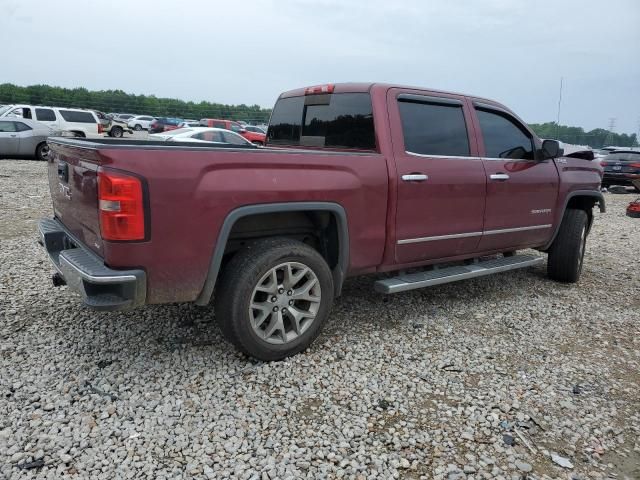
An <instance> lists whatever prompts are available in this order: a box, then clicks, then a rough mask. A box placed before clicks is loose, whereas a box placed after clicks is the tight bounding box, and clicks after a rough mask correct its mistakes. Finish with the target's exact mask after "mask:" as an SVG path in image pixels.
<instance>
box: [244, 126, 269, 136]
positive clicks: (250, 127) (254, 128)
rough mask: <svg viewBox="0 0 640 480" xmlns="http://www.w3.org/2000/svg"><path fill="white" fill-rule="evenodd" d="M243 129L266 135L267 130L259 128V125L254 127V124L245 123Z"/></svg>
mask: <svg viewBox="0 0 640 480" xmlns="http://www.w3.org/2000/svg"><path fill="white" fill-rule="evenodd" d="M244 129H245V130H246V131H247V132H252V133H261V134H262V135H267V131H266V130H264V129H262V128H260V127H256V126H255V125H246V126H245V127H244Z"/></svg>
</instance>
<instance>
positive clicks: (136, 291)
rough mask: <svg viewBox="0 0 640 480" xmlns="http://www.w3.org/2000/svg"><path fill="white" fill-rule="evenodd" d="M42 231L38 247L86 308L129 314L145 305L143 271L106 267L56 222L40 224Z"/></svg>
mask: <svg viewBox="0 0 640 480" xmlns="http://www.w3.org/2000/svg"><path fill="white" fill-rule="evenodd" d="M38 231H39V239H38V243H40V244H41V245H42V246H43V247H44V248H45V250H46V251H47V254H48V255H49V259H50V260H51V263H52V264H53V266H54V267H55V269H56V270H57V271H58V273H59V274H60V275H61V276H62V277H63V279H64V281H65V282H66V284H67V285H68V286H69V288H70V289H71V290H73V291H74V292H76V293H78V294H79V295H80V296H81V297H82V300H83V302H84V303H85V305H87V306H89V307H91V308H94V309H96V310H126V309H130V308H134V307H138V306H141V305H144V304H145V300H146V289H147V278H146V274H145V272H144V271H143V270H137V269H136V270H113V269H111V268H109V267H107V266H105V264H104V262H103V261H102V259H101V258H100V257H98V256H97V255H95V254H94V253H93V252H92V251H90V250H89V249H88V248H87V247H85V246H84V245H83V244H82V243H81V242H78V241H77V240H76V239H75V238H74V237H73V236H72V235H71V234H70V233H69V232H68V231H67V230H66V229H65V228H64V226H63V225H62V224H61V223H60V222H59V221H58V220H56V219H48V218H47V219H42V220H40V223H39V224H38Z"/></svg>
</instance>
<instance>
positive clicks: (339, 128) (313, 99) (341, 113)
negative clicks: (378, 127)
mask: <svg viewBox="0 0 640 480" xmlns="http://www.w3.org/2000/svg"><path fill="white" fill-rule="evenodd" d="M267 136H268V138H269V142H270V143H272V144H276V145H277V144H281V145H301V146H313V147H333V148H353V149H358V150H375V148H376V140H375V132H374V127H373V110H372V108H371V96H370V95H369V94H368V93H334V94H323V95H307V96H301V97H289V98H283V99H280V100H278V102H277V103H276V105H275V107H274V109H273V113H272V114H271V120H270V121H269V129H268V131H267Z"/></svg>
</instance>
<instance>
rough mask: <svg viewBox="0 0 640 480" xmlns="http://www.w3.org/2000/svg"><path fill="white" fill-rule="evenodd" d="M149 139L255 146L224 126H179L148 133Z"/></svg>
mask: <svg viewBox="0 0 640 480" xmlns="http://www.w3.org/2000/svg"><path fill="white" fill-rule="evenodd" d="M149 139H154V140H165V141H170V142H196V143H197V142H204V143H224V144H231V145H238V146H244V147H246V146H250V147H255V145H253V144H252V143H251V142H250V141H249V140H247V139H246V138H244V137H243V136H241V135H239V134H237V133H235V132H232V131H230V130H226V129H224V128H208V127H193V128H180V129H177V130H173V131H171V132H165V133H162V134H154V135H149Z"/></svg>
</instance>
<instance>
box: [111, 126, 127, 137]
mask: <svg viewBox="0 0 640 480" xmlns="http://www.w3.org/2000/svg"><path fill="white" fill-rule="evenodd" d="M123 134H124V131H123V130H122V127H118V126H115V127H111V130H110V131H109V135H111V136H112V137H114V138H122V135H123Z"/></svg>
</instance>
